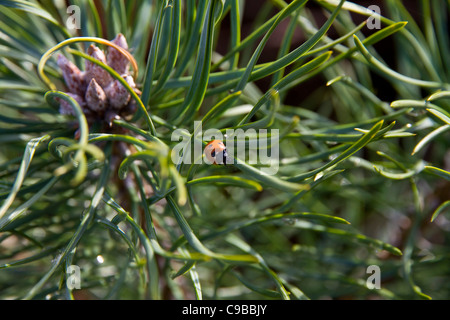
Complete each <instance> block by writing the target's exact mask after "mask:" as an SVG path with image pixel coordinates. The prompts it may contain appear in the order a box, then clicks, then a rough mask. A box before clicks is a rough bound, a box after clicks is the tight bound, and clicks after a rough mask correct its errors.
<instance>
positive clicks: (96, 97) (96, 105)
mask: <svg viewBox="0 0 450 320" xmlns="http://www.w3.org/2000/svg"><path fill="white" fill-rule="evenodd" d="M85 99H86V104H87V106H88V108H89V109H91V110H92V111H95V112H103V111H104V110H105V108H106V104H107V102H108V99H107V97H106V94H105V92H104V91H103V89H102V87H101V86H100V85H99V84H98V83H97V81H96V80H95V79H92V80H91V82H90V83H89V86H88V88H87V90H86V96H85Z"/></svg>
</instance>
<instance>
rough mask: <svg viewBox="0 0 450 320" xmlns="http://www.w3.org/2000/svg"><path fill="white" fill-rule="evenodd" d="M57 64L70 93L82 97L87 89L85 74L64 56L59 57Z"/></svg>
mask: <svg viewBox="0 0 450 320" xmlns="http://www.w3.org/2000/svg"><path fill="white" fill-rule="evenodd" d="M57 63H58V66H59V68H60V69H61V71H62V74H63V77H64V81H65V82H66V85H67V88H68V89H69V91H70V92H72V93H74V94H77V95H80V96H82V95H83V92H84V90H85V89H86V84H85V81H84V73H83V72H81V71H80V69H78V67H77V66H76V65H74V64H73V63H72V62H71V61H69V60H68V59H67V58H66V57H65V56H63V55H62V54H59V55H58V60H57Z"/></svg>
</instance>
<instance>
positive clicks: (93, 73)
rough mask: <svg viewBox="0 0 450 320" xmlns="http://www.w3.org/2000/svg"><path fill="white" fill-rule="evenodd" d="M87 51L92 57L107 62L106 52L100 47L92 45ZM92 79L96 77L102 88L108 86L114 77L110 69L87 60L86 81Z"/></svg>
mask: <svg viewBox="0 0 450 320" xmlns="http://www.w3.org/2000/svg"><path fill="white" fill-rule="evenodd" d="M87 53H88V55H90V56H91V57H93V58H95V59H97V60H99V61H100V62H103V63H105V64H106V57H105V54H104V53H103V51H102V50H100V49H99V48H98V47H96V46H94V45H91V46H90V47H89V49H88V51H87ZM92 79H95V81H97V83H98V84H99V85H100V86H101V87H102V88H106V87H107V86H108V85H109V84H110V83H111V81H112V79H113V78H112V77H111V75H110V74H109V72H108V71H106V70H105V69H103V68H102V67H100V66H99V65H97V64H95V63H93V62H90V61H89V60H86V81H87V82H88V83H89V82H90V81H91V80H92Z"/></svg>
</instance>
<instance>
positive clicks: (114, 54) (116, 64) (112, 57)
mask: <svg viewBox="0 0 450 320" xmlns="http://www.w3.org/2000/svg"><path fill="white" fill-rule="evenodd" d="M111 42H112V43H114V44H116V45H118V46H119V47H121V48H123V49H125V50H128V44H127V40H126V39H125V37H124V35H123V34H121V33H119V34H118V35H117V36H116V37H115V38H114V39H113V40H112V41H111ZM107 62H108V65H109V66H110V67H111V68H113V69H114V70H116V71H117V73H119V74H123V73H128V67H129V61H128V59H127V57H126V56H124V55H123V54H122V53H120V52H119V51H118V50H117V49H114V48H113V47H108V56H107Z"/></svg>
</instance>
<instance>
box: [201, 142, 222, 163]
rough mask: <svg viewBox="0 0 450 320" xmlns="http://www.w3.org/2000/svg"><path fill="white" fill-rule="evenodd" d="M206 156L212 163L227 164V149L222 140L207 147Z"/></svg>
mask: <svg viewBox="0 0 450 320" xmlns="http://www.w3.org/2000/svg"><path fill="white" fill-rule="evenodd" d="M204 153H205V156H206V158H207V159H208V160H209V162H210V163H213V164H227V157H228V155H227V147H225V145H224V144H223V142H222V141H220V140H213V141H211V142H210V143H208V144H207V145H206V147H205V151H204Z"/></svg>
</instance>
